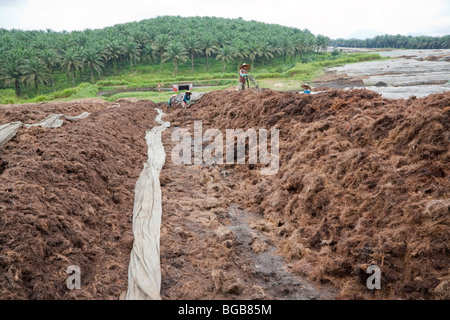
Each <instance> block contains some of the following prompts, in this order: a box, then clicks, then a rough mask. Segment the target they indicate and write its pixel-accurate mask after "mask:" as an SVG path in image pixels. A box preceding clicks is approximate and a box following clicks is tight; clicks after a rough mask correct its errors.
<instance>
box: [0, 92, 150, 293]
mask: <svg viewBox="0 0 450 320" xmlns="http://www.w3.org/2000/svg"><path fill="white" fill-rule="evenodd" d="M118 102H119V103H120V105H121V107H120V108H113V109H108V108H107V107H108V106H109V105H110V103H107V102H105V101H98V100H87V101H83V102H80V101H78V102H61V103H57V104H55V103H53V104H50V103H49V104H36V105H20V106H13V107H8V108H4V107H2V108H0V122H1V123H3V122H10V121H22V122H25V123H33V122H37V121H39V120H41V119H43V118H45V116H46V115H48V114H49V113H64V114H70V115H78V114H80V113H82V112H90V113H91V115H90V116H89V117H88V118H86V119H83V120H82V121H78V122H73V123H72V122H68V123H66V124H65V125H64V126H62V127H60V128H57V129H44V128H41V127H32V128H29V129H27V128H22V129H21V130H20V131H19V132H18V134H17V136H16V137H15V138H14V139H12V140H11V141H9V142H8V143H7V144H6V145H5V146H4V147H3V148H2V149H0V152H1V154H0V158H1V159H0V164H1V169H0V299H118V297H119V295H120V293H122V292H123V291H125V290H126V288H127V271H128V270H127V268H128V263H129V259H130V252H131V248H132V244H133V233H132V224H131V219H132V212H133V195H134V185H135V183H136V181H137V179H138V177H139V173H140V171H141V170H142V164H143V163H144V162H145V161H146V158H147V145H146V143H145V133H146V130H148V129H149V128H151V127H153V126H155V122H154V119H155V116H156V114H157V113H156V111H155V110H154V108H155V107H156V105H155V104H154V103H152V102H149V101H137V100H131V99H123V100H119V101H118ZM71 265H77V266H79V267H80V269H81V289H80V290H73V291H70V290H68V289H67V287H66V279H67V278H68V277H69V274H67V273H66V270H67V267H69V266H71Z"/></svg>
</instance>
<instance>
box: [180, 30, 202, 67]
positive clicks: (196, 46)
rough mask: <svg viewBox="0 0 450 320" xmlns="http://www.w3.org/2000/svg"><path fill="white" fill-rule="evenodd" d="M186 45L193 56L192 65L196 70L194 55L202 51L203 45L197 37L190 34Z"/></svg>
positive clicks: (185, 42)
mask: <svg viewBox="0 0 450 320" xmlns="http://www.w3.org/2000/svg"><path fill="white" fill-rule="evenodd" d="M184 46H185V48H186V50H187V52H188V53H189V55H190V57H191V67H192V71H194V57H195V55H196V54H199V53H202V45H201V43H200V41H199V40H198V39H197V37H195V36H193V35H190V36H188V37H186V39H185V41H184Z"/></svg>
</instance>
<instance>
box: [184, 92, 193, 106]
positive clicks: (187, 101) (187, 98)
mask: <svg viewBox="0 0 450 320" xmlns="http://www.w3.org/2000/svg"><path fill="white" fill-rule="evenodd" d="M191 95H192V92H190V91H188V92H186V94H185V95H184V97H183V100H182V103H183V108H184V109H186V108H188V107H189V104H190V103H191Z"/></svg>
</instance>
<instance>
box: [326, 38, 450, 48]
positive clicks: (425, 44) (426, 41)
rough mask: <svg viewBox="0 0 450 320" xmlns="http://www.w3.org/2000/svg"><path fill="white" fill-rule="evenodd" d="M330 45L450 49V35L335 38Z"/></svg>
mask: <svg viewBox="0 0 450 320" xmlns="http://www.w3.org/2000/svg"><path fill="white" fill-rule="evenodd" d="M330 45H332V46H336V47H350V48H396V49H450V35H446V36H443V37H427V36H420V37H413V36H402V35H399V34H398V35H388V34H386V35H383V36H376V37H375V38H371V39H365V40H360V39H336V40H331V41H330Z"/></svg>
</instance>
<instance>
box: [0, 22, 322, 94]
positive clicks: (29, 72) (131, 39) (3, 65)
mask: <svg viewBox="0 0 450 320" xmlns="http://www.w3.org/2000/svg"><path fill="white" fill-rule="evenodd" d="M329 41H330V39H329V38H328V37H325V36H321V35H319V36H317V37H316V36H315V35H313V34H312V33H311V32H310V31H309V30H307V29H305V30H300V29H296V28H288V27H282V26H279V25H272V24H265V23H260V22H255V21H244V20H242V19H223V18H212V17H204V18H200V17H196V18H181V17H170V16H165V17H158V18H155V19H149V20H143V21H140V22H132V23H127V24H121V25H116V26H113V27H108V28H104V29H98V30H91V29H86V30H84V31H74V32H66V31H63V32H54V31H52V30H50V29H47V30H46V31H21V30H5V29H0V80H2V81H0V86H3V87H11V86H13V87H14V88H15V89H16V93H17V95H20V86H21V84H23V85H33V86H34V88H35V92H36V93H38V92H39V86H40V85H42V84H45V85H48V86H52V87H53V89H55V83H54V72H56V71H60V72H64V73H65V74H66V75H67V77H68V79H71V82H72V84H73V85H75V78H76V76H77V73H78V75H79V76H80V77H81V76H82V74H83V73H84V74H85V75H86V76H89V78H90V80H91V81H92V82H94V81H95V78H96V75H100V74H101V73H102V72H104V71H105V70H109V71H110V72H111V73H114V74H116V73H117V68H118V67H124V66H125V65H126V64H128V65H129V67H130V68H131V71H132V72H133V70H134V67H135V66H136V64H137V63H139V62H141V63H148V64H159V65H160V66H161V69H162V68H163V66H164V64H165V63H166V62H167V61H171V62H173V66H174V76H175V77H176V76H177V74H178V72H179V64H180V63H184V62H187V61H188V60H190V65H191V70H192V71H194V69H195V67H196V66H195V61H196V58H204V61H205V62H204V67H205V68H206V70H209V68H210V63H211V59H216V60H220V61H221V62H222V69H223V71H224V72H225V70H226V68H227V65H228V64H229V63H231V62H235V63H242V62H243V61H244V60H246V61H249V62H250V63H251V64H252V65H255V64H256V63H257V64H261V65H265V64H273V63H274V60H275V59H276V58H277V57H282V58H283V60H284V61H285V62H286V60H287V59H289V58H290V59H292V58H294V57H296V56H298V55H303V54H307V53H310V52H313V51H323V50H325V49H326V47H327V45H328V43H329ZM197 61H198V60H197ZM0 88H1V87H0Z"/></svg>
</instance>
